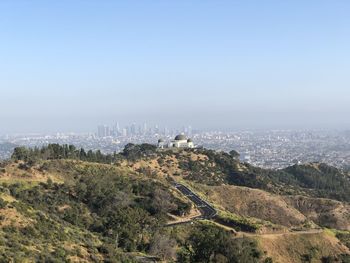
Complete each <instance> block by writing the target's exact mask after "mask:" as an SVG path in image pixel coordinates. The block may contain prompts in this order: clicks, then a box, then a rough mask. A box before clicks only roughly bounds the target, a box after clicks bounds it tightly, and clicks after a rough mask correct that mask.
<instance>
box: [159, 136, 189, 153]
mask: <svg viewBox="0 0 350 263" xmlns="http://www.w3.org/2000/svg"><path fill="white" fill-rule="evenodd" d="M158 148H161V149H164V148H194V143H193V141H192V140H191V139H187V137H186V136H185V135H184V134H179V135H177V136H176V137H175V139H174V140H172V141H170V142H168V143H166V142H165V141H164V140H163V139H159V140H158Z"/></svg>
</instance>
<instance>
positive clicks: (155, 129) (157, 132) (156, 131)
mask: <svg viewBox="0 0 350 263" xmlns="http://www.w3.org/2000/svg"><path fill="white" fill-rule="evenodd" d="M154 133H156V134H159V126H158V124H156V125H155V126H154Z"/></svg>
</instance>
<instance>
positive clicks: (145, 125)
mask: <svg viewBox="0 0 350 263" xmlns="http://www.w3.org/2000/svg"><path fill="white" fill-rule="evenodd" d="M143 134H144V135H145V134H147V123H146V122H145V123H144V124H143Z"/></svg>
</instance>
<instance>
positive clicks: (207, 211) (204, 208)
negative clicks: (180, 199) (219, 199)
mask: <svg viewBox="0 0 350 263" xmlns="http://www.w3.org/2000/svg"><path fill="white" fill-rule="evenodd" d="M175 188H176V189H178V190H179V191H180V192H181V193H182V194H183V195H185V196H186V197H187V198H188V199H190V200H191V201H192V202H193V203H194V204H195V205H196V206H197V207H198V209H199V211H200V212H201V214H202V215H201V216H200V217H198V218H201V219H211V218H213V217H215V216H216V214H217V211H216V209H215V208H214V207H212V206H211V205H210V204H208V203H207V202H206V201H204V200H203V199H201V198H200V197H199V196H198V195H196V194H195V193H194V192H193V191H192V190H191V189H190V188H188V187H187V186H185V185H183V184H180V183H176V184H175Z"/></svg>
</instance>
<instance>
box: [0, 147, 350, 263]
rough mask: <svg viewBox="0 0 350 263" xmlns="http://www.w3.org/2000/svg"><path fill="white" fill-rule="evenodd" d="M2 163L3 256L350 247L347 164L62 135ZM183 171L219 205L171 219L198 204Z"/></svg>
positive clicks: (215, 258) (338, 253) (289, 255)
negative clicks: (88, 142) (100, 145)
mask: <svg viewBox="0 0 350 263" xmlns="http://www.w3.org/2000/svg"><path fill="white" fill-rule="evenodd" d="M0 167H1V169H0V217H1V219H2V221H1V224H0V258H1V257H2V258H4V259H6V260H7V261H10V259H15V261H18V262H22V261H24V260H27V262H47V261H50V262H102V261H107V262H142V261H146V260H150V259H152V260H155V259H156V260H163V262H172V261H174V260H176V261H177V262H207V261H208V259H209V262H271V260H273V262H305V261H306V262H319V261H321V260H322V261H324V262H332V260H333V261H336V262H348V261H346V260H349V257H350V252H349V249H348V247H347V246H349V236H350V232H349V231H348V230H349V204H348V203H347V200H348V199H349V196H348V191H349V189H348V188H347V187H348V186H349V175H348V174H346V173H344V172H342V171H340V170H338V169H335V168H332V167H329V166H327V165H323V164H309V165H303V166H293V167H290V168H287V169H284V170H281V171H273V170H264V169H260V168H256V167H252V166H250V165H249V164H245V163H240V162H239V161H238V160H237V159H236V156H231V155H230V154H227V153H218V152H214V151H211V150H206V149H192V150H177V151H159V150H157V149H156V148H155V147H154V146H152V145H146V144H142V145H133V144H129V145H127V146H126V147H125V149H124V151H123V152H122V153H120V154H113V155H103V154H102V153H101V152H99V151H97V152H92V151H88V152H85V151H84V150H83V149H76V148H75V147H74V146H67V145H64V146H60V145H49V146H47V147H43V148H42V149H32V150H30V149H25V148H22V147H20V148H16V149H15V151H14V154H13V156H12V160H11V161H9V162H7V163H3V164H0ZM176 181H178V182H181V183H182V184H185V185H188V186H190V187H191V188H192V190H193V191H194V192H195V193H196V194H198V196H200V197H201V198H202V199H204V200H207V201H208V202H210V203H211V204H212V205H213V206H214V207H215V208H216V209H217V210H218V214H217V216H216V217H215V218H213V219H211V220H201V221H197V220H196V221H192V222H191V224H179V225H174V226H167V223H169V222H182V221H189V220H190V219H191V217H193V215H194V214H196V213H197V214H198V211H197V212H196V209H195V208H194V207H193V204H192V203H191V202H190V201H189V199H188V198H186V197H185V196H184V195H182V194H181V192H179V191H177V190H176V189H175V187H174V182H176ZM338 190H339V191H338ZM319 227H328V228H334V229H335V230H332V231H333V232H332V231H329V230H324V229H320V228H319ZM340 230H343V231H340ZM329 233H333V234H329ZM18 251H20V253H18ZM6 260H5V262H7V261H6ZM330 260H331V261H330Z"/></svg>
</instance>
